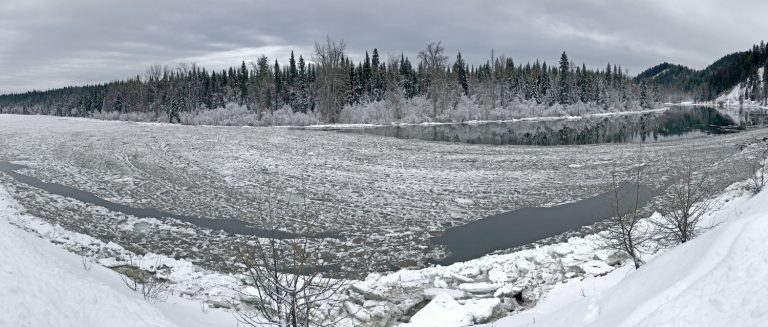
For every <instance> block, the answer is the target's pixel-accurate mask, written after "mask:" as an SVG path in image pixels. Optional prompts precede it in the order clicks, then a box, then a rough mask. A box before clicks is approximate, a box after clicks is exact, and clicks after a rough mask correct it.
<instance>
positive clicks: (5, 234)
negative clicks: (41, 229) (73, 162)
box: [0, 187, 236, 327]
mask: <svg viewBox="0 0 768 327" xmlns="http://www.w3.org/2000/svg"><path fill="white" fill-rule="evenodd" d="M19 215H21V213H20V212H19V210H18V205H17V204H16V203H15V201H14V200H13V199H12V198H11V197H10V195H9V194H8V193H7V192H6V191H5V189H4V188H2V187H0V308H2V312H3V313H2V314H0V326H2V327H5V326H9V327H10V326H59V327H66V326H73V327H74V326H78V327H80V326H118V327H119V326H232V325H234V324H235V323H236V322H235V321H234V318H233V317H232V315H231V314H230V313H227V312H224V311H221V310H210V311H208V310H207V309H206V310H202V309H201V305H200V303H197V302H192V301H189V300H185V299H181V298H178V297H175V296H170V297H169V298H168V300H167V302H163V303H155V304H153V303H149V302H147V301H145V300H144V299H143V298H142V297H141V295H139V294H137V293H134V292H132V291H130V290H129V289H128V288H127V287H126V286H125V285H124V284H123V282H122V280H121V279H120V277H119V275H118V274H117V273H115V272H113V271H111V270H109V269H107V268H104V267H101V266H98V265H93V266H92V268H91V269H90V270H86V269H85V268H84V266H83V263H82V259H81V258H80V257H79V256H77V255H75V254H72V253H69V252H67V251H65V250H63V249H60V248H58V247H56V246H54V245H53V244H51V243H49V242H47V241H45V240H43V239H40V238H38V237H36V236H35V235H34V234H31V233H28V232H25V231H23V230H20V229H18V228H16V227H15V226H12V225H11V224H10V223H9V219H12V218H14V217H17V216H19ZM203 311H206V312H203Z"/></svg>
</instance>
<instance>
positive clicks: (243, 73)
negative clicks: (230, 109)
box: [238, 61, 248, 104]
mask: <svg viewBox="0 0 768 327" xmlns="http://www.w3.org/2000/svg"><path fill="white" fill-rule="evenodd" d="M238 86H239V87H240V104H245V103H246V101H247V100H248V68H247V67H245V61H243V62H242V64H241V65H240V80H239V81H238Z"/></svg>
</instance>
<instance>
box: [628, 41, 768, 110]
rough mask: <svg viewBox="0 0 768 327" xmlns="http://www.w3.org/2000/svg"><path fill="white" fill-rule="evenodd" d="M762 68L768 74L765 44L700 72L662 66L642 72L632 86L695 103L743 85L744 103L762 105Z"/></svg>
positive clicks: (766, 92) (766, 94) (767, 77)
mask: <svg viewBox="0 0 768 327" xmlns="http://www.w3.org/2000/svg"><path fill="white" fill-rule="evenodd" d="M761 68H762V69H763V70H764V71H768V47H767V46H766V44H765V42H764V41H761V42H760V44H755V45H753V46H752V48H751V49H750V50H747V51H741V52H736V53H731V54H728V55H726V56H723V57H722V58H720V59H719V60H717V61H715V62H714V63H712V64H711V65H709V66H707V67H706V68H704V69H703V70H699V71H697V70H693V69H690V68H688V67H685V66H681V65H673V64H670V63H666V62H665V63H663V64H660V65H657V66H655V67H652V68H650V69H648V70H646V71H644V72H642V73H641V74H639V75H638V76H637V77H636V78H635V82H641V81H646V82H649V83H651V82H652V83H655V84H658V85H660V86H661V89H662V90H663V93H664V94H663V96H665V97H668V98H671V99H673V100H674V99H676V100H680V99H684V98H691V99H694V100H698V101H709V100H713V99H715V98H716V97H718V96H719V95H721V94H723V93H724V92H727V91H729V90H730V89H731V88H733V87H734V86H736V85H737V84H739V83H742V87H743V88H744V99H745V100H751V101H757V102H761V103H763V104H765V103H766V100H767V99H768V87H766V86H768V83H766V82H768V74H763V75H762V76H760V75H759V74H758V72H759V71H760V69H761Z"/></svg>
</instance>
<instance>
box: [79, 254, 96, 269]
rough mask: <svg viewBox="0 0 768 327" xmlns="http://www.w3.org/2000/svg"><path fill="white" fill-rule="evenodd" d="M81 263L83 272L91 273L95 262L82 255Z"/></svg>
mask: <svg viewBox="0 0 768 327" xmlns="http://www.w3.org/2000/svg"><path fill="white" fill-rule="evenodd" d="M80 261H81V263H82V264H83V270H85V271H91V269H92V268H93V260H91V259H89V258H88V257H86V256H84V255H81V256H80Z"/></svg>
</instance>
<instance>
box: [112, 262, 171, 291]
mask: <svg viewBox="0 0 768 327" xmlns="http://www.w3.org/2000/svg"><path fill="white" fill-rule="evenodd" d="M121 270H122V271H123V272H124V273H123V275H121V276H120V278H121V279H122V280H123V283H124V284H125V286H127V287H128V288H129V289H130V290H131V291H134V292H136V293H139V294H141V295H142V296H143V297H144V300H146V301H149V302H164V301H165V300H167V299H168V280H167V279H164V278H160V277H157V276H156V272H151V271H146V270H143V269H141V268H139V267H138V266H136V265H134V264H133V258H129V263H128V265H127V266H125V267H123V268H122V269H121Z"/></svg>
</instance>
